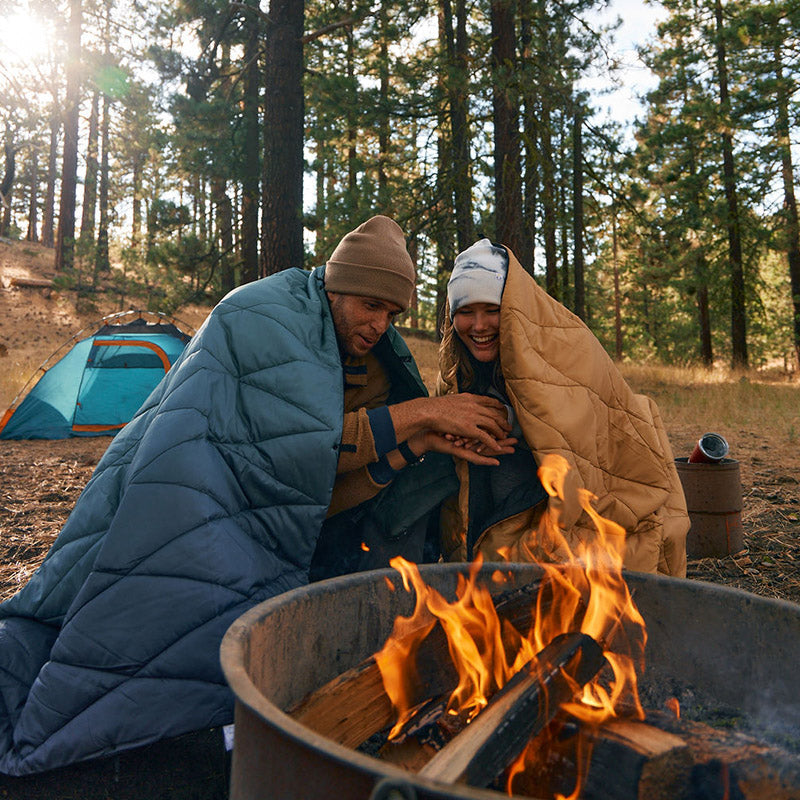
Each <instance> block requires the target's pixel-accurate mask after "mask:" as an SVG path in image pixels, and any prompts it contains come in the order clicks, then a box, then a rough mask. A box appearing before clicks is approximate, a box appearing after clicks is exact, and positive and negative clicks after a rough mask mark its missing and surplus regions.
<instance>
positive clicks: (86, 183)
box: [80, 89, 100, 241]
mask: <svg viewBox="0 0 800 800" xmlns="http://www.w3.org/2000/svg"><path fill="white" fill-rule="evenodd" d="M99 120H100V92H99V91H97V90H96V89H95V91H94V92H93V93H92V107H91V111H90V112H89V132H88V134H87V137H86V174H85V176H84V179H83V204H82V206H83V207H82V209H81V235H80V238H81V239H86V240H88V241H91V240H93V239H94V223H95V207H96V205H97V172H98V169H99V165H98V162H97V150H98V146H97V139H98V135H99V131H100V124H99Z"/></svg>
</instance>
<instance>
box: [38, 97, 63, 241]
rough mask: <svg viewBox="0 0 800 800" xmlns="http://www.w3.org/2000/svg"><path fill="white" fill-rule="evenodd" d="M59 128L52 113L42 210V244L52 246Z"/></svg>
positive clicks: (59, 125)
mask: <svg viewBox="0 0 800 800" xmlns="http://www.w3.org/2000/svg"><path fill="white" fill-rule="evenodd" d="M60 128H61V120H60V119H59V115H58V114H57V113H56V112H55V111H54V112H53V114H52V115H51V116H50V145H49V147H48V150H47V186H46V188H45V193H44V208H43V210H42V244H43V245H44V246H45V247H52V246H53V229H54V222H55V205H56V175H57V169H58V131H59V129H60Z"/></svg>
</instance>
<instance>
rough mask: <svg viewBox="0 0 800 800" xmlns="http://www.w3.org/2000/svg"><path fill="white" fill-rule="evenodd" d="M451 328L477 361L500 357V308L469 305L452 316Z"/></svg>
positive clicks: (489, 305) (481, 304)
mask: <svg viewBox="0 0 800 800" xmlns="http://www.w3.org/2000/svg"><path fill="white" fill-rule="evenodd" d="M453 327H454V328H455V329H456V333H457V334H458V336H459V338H460V339H461V341H462V342H464V346H465V347H466V348H467V350H469V352H470V353H471V354H472V357H473V358H475V359H476V360H477V361H484V362H488V361H495V360H496V359H497V358H498V356H499V355H500V306H496V305H492V304H491V303H471V304H470V305H468V306H461V308H459V309H458V311H456V313H455V314H453Z"/></svg>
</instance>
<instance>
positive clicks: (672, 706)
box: [664, 697, 681, 719]
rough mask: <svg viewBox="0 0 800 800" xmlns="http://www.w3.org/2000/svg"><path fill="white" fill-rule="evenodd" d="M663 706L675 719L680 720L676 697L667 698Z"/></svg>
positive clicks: (679, 708)
mask: <svg viewBox="0 0 800 800" xmlns="http://www.w3.org/2000/svg"><path fill="white" fill-rule="evenodd" d="M664 705H665V706H666V707H667V708H668V709H669V710H670V711H671V712H672V713H673V714H674V715H675V719H680V718H681V704H680V703H679V702H678V698H677V697H669V698H667V700H666V702H665V703H664Z"/></svg>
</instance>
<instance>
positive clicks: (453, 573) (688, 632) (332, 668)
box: [221, 564, 800, 800]
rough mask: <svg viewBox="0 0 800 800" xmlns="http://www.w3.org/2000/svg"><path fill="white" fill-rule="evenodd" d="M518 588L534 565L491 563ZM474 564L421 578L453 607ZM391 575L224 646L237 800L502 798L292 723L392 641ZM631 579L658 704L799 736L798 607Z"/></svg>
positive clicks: (282, 607)
mask: <svg viewBox="0 0 800 800" xmlns="http://www.w3.org/2000/svg"><path fill="white" fill-rule="evenodd" d="M495 569H501V570H502V571H503V572H504V573H510V574H511V575H512V577H513V579H514V582H515V584H516V585H518V586H519V585H524V584H527V583H530V582H532V581H534V580H536V579H537V578H538V577H539V576H540V575H541V571H540V570H539V569H538V568H537V567H535V566H533V565H523V564H487V565H485V566H484V568H483V571H482V573H481V574H482V576H483V577H484V580H485V583H486V584H487V585H488V586H489V587H490V589H492V590H493V591H500V590H502V589H504V588H508V587H507V586H505V587H503V586H495V585H494V584H493V583H492V582H491V580H490V576H491V574H492V572H493V571H494V570H495ZM466 570H467V565H465V564H435V565H426V566H422V567H421V569H420V571H421V573H422V576H423V578H424V580H425V581H426V582H427V583H428V584H430V585H432V586H434V587H435V588H436V589H437V590H439V591H440V592H442V594H443V595H444V596H445V597H447V598H449V599H453V598H454V597H455V587H456V578H457V576H458V575H459V574H464V573H466ZM387 578H388V579H391V580H392V581H393V582H394V583H395V584H397V585H399V580H398V578H397V573H396V572H394V571H393V570H376V571H373V572H364V573H359V574H356V575H347V576H344V577H341V578H334V579H331V580H328V581H322V582H320V583H316V584H312V585H310V586H306V587H302V588H300V589H295V590H293V591H290V592H287V593H285V594H282V595H280V596H278V597H276V598H273V599H272V600H268V601H266V602H265V603H262V604H261V605H259V606H256V607H255V608H253V609H252V610H251V611H249V612H248V613H247V614H245V615H244V616H242V617H240V618H239V619H238V620H237V621H236V622H235V623H234V624H233V625H232V626H231V628H230V629H229V630H228V632H227V634H226V635H225V639H224V640H223V643H222V649H221V660H222V667H223V670H224V672H225V677H226V679H227V680H228V683H229V684H230V686H231V688H232V689H233V692H234V694H235V696H236V711H235V721H236V732H235V743H234V750H233V761H232V766H231V794H230V798H231V800H263V799H264V798H267V797H274V798H281V800H328V798H330V797H336V798H337V800H366V798H370V797H378V796H382V797H386V796H387V794H386V793H384V794H382V795H381V794H380V792H379V791H377V790H376V787H377V786H378V785H379V784H381V783H382V782H384V783H383V786H385V785H386V784H385V781H396V782H399V783H400V784H404V785H406V786H411V787H412V788H413V790H414V793H415V795H416V797H417V798H418V799H419V800H444V798H473V800H479V799H481V798H482V799H484V800H488V799H489V798H500V797H502V796H503V795H500V794H499V793H498V792H495V791H491V790H488V789H475V788H470V787H468V786H464V785H460V784H459V785H449V784H443V783H438V782H434V781H431V780H429V779H425V778H422V777H420V776H418V775H416V774H413V773H410V772H407V771H404V770H401V769H399V768H398V767H396V766H394V765H392V764H388V763H386V762H384V761H381V760H379V759H377V758H372V757H370V756H368V755H365V754H363V753H360V752H357V751H354V750H351V749H349V748H347V747H344V746H342V745H340V744H337V743H335V742H333V741H332V740H330V739H327V738H325V737H324V736H321V735H319V734H317V733H315V732H314V731H312V730H310V729H309V728H307V727H305V726H304V725H301V724H300V723H298V722H296V721H295V720H293V719H292V718H291V717H289V716H288V715H287V714H286V713H285V709H288V708H291V707H292V706H294V705H295V704H296V703H298V702H299V701H300V700H301V699H303V698H304V697H305V696H306V695H307V694H308V693H310V692H311V691H313V690H314V689H317V688H319V687H320V686H323V685H324V684H325V683H327V682H328V681H330V680H332V679H333V678H335V677H336V676H338V675H340V674H341V673H342V672H344V671H345V670H347V669H349V668H351V667H354V666H356V665H358V664H359V663H361V662H362V661H363V660H364V659H365V658H367V657H368V656H370V655H372V654H373V653H374V652H375V651H377V650H378V649H379V648H380V647H381V646H382V645H383V643H384V642H385V640H386V638H387V637H388V635H389V633H390V632H391V629H392V625H393V622H394V619H395V617H396V616H397V615H398V614H403V615H408V614H410V613H411V611H412V609H413V595H411V594H409V593H407V592H405V591H403V590H402V589H395V590H394V591H392V590H390V588H389V585H388V582H387ZM626 580H627V582H628V584H629V586H630V588H631V591H632V592H633V595H634V597H635V599H636V603H637V605H638V607H639V610H640V611H641V613H642V616H643V617H644V619H645V623H646V625H647V634H648V640H647V648H646V652H645V662H646V668H645V676H644V680H643V683H644V684H647V686H648V687H650V689H649V691H652V692H654V693H659V692H663V693H664V694H663V697H656V696H655V694H651V695H650V698H651V699H652V701H653V702H658V703H661V702H663V700H665V699H666V698H667V697H669V696H671V695H672V694H673V693H675V692H676V691H678V689H677V687H678V686H684V687H688V688H690V689H691V692H692V694H693V696H694V697H696V698H698V702H702V703H704V704H708V705H709V707H714V706H719V705H720V704H726V705H727V706H730V707H732V708H734V709H736V711H737V715H741V716H742V718H744V719H747V720H748V721H752V722H753V724H754V725H756V726H758V727H759V729H761V730H770V729H773V730H774V729H776V728H780V729H788V730H794V731H796V730H797V729H798V728H800V697H798V692H797V675H796V672H797V668H796V666H795V664H796V663H797V662H798V661H800V606H798V605H795V604H792V603H786V602H783V601H779V600H767V599H765V598H762V597H757V596H755V595H751V594H748V593H747V592H742V591H739V590H735V589H729V588H727V587H721V586H716V585H713V584H707V583H703V582H701V581H688V580H679V579H676V578H664V577H661V576H656V575H643V574H636V573H630V574H628V575H626Z"/></svg>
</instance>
